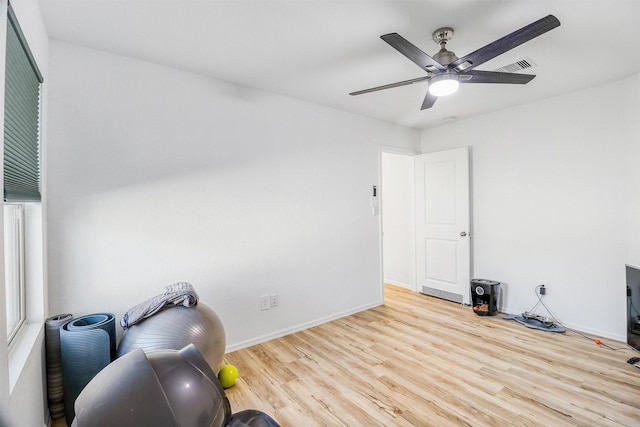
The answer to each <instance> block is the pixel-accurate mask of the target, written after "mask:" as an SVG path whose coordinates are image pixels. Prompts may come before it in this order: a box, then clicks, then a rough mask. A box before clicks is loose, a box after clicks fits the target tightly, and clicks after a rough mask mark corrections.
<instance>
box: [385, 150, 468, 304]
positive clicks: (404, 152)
mask: <svg viewBox="0 0 640 427" xmlns="http://www.w3.org/2000/svg"><path fill="white" fill-rule="evenodd" d="M466 147H468V149H469V233H472V232H473V230H474V229H475V227H474V215H473V210H474V209H473V147H472V146H466ZM455 148H461V147H451V148H447V149H436V150H434V151H427V152H422V151H420V150H413V149H410V148H400V147H393V146H386V145H383V146H380V148H379V150H378V184H377V185H378V189H379V192H378V194H379V195H380V196H379V197H380V200H379V206H380V208H379V211H378V212H379V213H378V246H379V247H378V253H379V256H380V292H381V301H382V303H383V304H384V236H383V234H382V231H383V229H382V224H383V220H384V218H383V214H382V203H383V198H384V189H383V188H382V173H383V171H382V153H389V154H399V155H404V156H412V157H415V156H417V155H419V154H428V153H435V152H438V151H443V150H448V149H455ZM413 226H414V229H415V226H416V225H415V222H414V224H413ZM473 247H474V239H473V238H472V234H470V239H469V273H470V277H471V278H473V277H474V273H473V272H474V250H473ZM412 252H413V255H414V256H413V259H414V264H415V263H417V259H416V248H415V242H414V244H413V250H412ZM414 271H415V268H414ZM416 276H417V275H416ZM413 287H414V289H413V291H414V292H418V287H419V285H418V279H417V277H415V278H414V280H413Z"/></svg>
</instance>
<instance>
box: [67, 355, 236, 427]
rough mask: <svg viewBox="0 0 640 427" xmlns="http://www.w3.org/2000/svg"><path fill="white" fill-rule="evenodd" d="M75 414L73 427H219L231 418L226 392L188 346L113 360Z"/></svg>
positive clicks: (77, 404) (80, 399) (77, 405)
mask: <svg viewBox="0 0 640 427" xmlns="http://www.w3.org/2000/svg"><path fill="white" fill-rule="evenodd" d="M75 412H76V418H75V419H74V421H73V424H72V427H112V426H118V427H138V426H154V427H180V426H184V427H187V426H189V427H222V426H225V425H227V423H228V421H229V420H230V417H231V408H230V406H229V401H228V400H227V398H226V396H225V394H224V390H223V389H222V387H221V386H220V384H219V383H218V379H217V378H216V376H215V374H214V373H213V371H212V370H211V368H210V367H209V364H208V363H207V362H206V361H205V360H204V358H203V357H202V356H201V354H200V352H199V351H198V349H197V348H196V347H195V346H194V345H192V344H190V345H188V346H186V347H185V348H183V349H182V350H180V351H176V350H162V351H155V352H151V353H145V352H144V351H143V350H141V349H134V350H132V351H131V352H130V353H128V354H126V355H124V356H123V357H121V358H119V359H116V360H115V361H114V362H112V363H111V364H109V365H107V366H106V367H105V368H104V369H103V370H102V371H100V372H99V373H98V375H96V376H95V377H94V378H93V379H92V380H91V382H89V384H87V386H86V387H85V388H84V390H82V392H81V393H80V395H79V396H78V399H77V400H76V402H75Z"/></svg>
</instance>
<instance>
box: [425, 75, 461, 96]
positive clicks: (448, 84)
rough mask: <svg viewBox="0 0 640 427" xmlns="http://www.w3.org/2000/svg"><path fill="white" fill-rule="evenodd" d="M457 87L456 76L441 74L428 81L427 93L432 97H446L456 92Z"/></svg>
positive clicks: (458, 84)
mask: <svg viewBox="0 0 640 427" xmlns="http://www.w3.org/2000/svg"><path fill="white" fill-rule="evenodd" d="M459 86H460V83H459V82H458V75H457V74H449V73H446V74H441V75H439V76H435V77H432V78H431V80H430V81H429V93H430V94H431V95H433V96H447V95H451V94H452V93H454V92H456V91H457V90H458V87H459Z"/></svg>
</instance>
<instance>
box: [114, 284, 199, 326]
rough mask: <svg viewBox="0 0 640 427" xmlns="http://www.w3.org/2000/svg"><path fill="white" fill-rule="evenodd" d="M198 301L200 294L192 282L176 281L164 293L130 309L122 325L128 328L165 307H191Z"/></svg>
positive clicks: (123, 317)
mask: <svg viewBox="0 0 640 427" xmlns="http://www.w3.org/2000/svg"><path fill="white" fill-rule="evenodd" d="M197 303H198V294H197V293H196V291H195V289H194V288H193V286H191V284H190V283H187V282H180V283H174V284H173V285H169V286H167V287H166V288H165V289H164V292H163V293H162V294H160V295H156V296H155V297H153V298H149V299H148V300H146V301H144V302H141V303H140V304H138V305H136V306H135V307H133V308H131V309H129V310H128V311H127V312H126V313H125V314H124V316H122V319H121V320H120V326H122V329H125V330H126V329H127V328H129V327H131V326H133V325H135V324H136V323H139V322H141V321H143V320H144V319H146V318H147V317H150V316H153V315H154V314H156V313H157V312H159V311H160V310H163V309H165V308H169V307H172V306H176V305H183V306H185V307H191V306H194V305H196V304H197Z"/></svg>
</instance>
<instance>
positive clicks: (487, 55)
mask: <svg viewBox="0 0 640 427" xmlns="http://www.w3.org/2000/svg"><path fill="white" fill-rule="evenodd" d="M558 26H560V21H559V20H558V18H556V17H555V16H553V15H548V16H545V17H544V18H542V19H539V20H537V21H535V22H533V23H531V24H529V25H527V26H525V27H522V28H520V29H519V30H516V31H514V32H513V33H511V34H509V35H506V36H504V37H502V38H501V39H498V40H496V41H494V42H493V43H490V44H488V45H486V46H484V47H481V48H480V49H478V50H476V51H475V52H472V53H470V54H468V55H466V56H463V57H462V58H460V59H458V60H457V61H454V62H452V63H451V64H449V69H455V70H458V71H461V72H462V71H467V70H471V69H473V68H475V67H477V66H478V65H481V64H484V63H485V62H487V61H489V60H490V59H493V58H495V57H496V56H498V55H501V54H503V53H505V52H507V51H509V50H511V49H513V48H514V47H517V46H520V45H521V44H522V43H526V42H528V41H529V40H531V39H534V38H536V37H538V36H540V35H542V34H544V33H546V32H547V31H550V30H553V29H554V28H556V27H558Z"/></svg>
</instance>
